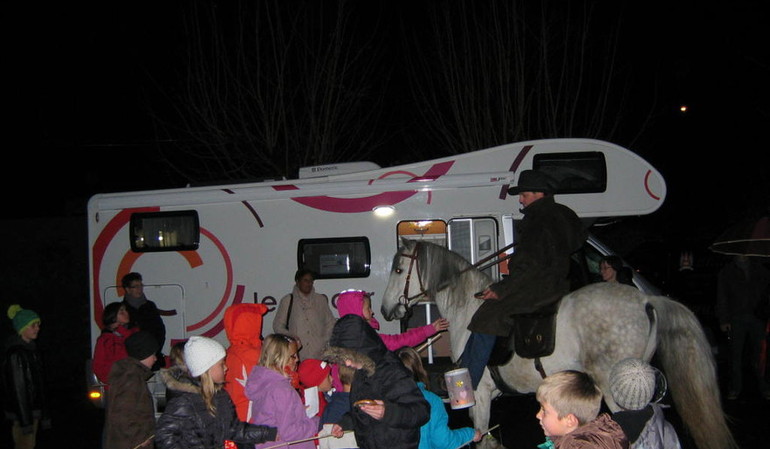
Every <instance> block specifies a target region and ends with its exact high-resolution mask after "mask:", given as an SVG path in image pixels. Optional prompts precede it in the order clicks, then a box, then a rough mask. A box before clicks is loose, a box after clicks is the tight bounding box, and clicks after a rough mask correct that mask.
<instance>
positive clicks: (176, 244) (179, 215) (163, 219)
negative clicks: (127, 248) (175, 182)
mask: <svg viewBox="0 0 770 449" xmlns="http://www.w3.org/2000/svg"><path fill="white" fill-rule="evenodd" d="M130 237H131V249H132V250H133V251H136V252H154V251H192V250H197V249H198V243H199V242H200V226H199V222H198V213H197V212H195V211H178V212H143V213H136V214H132V215H131V229H130Z"/></svg>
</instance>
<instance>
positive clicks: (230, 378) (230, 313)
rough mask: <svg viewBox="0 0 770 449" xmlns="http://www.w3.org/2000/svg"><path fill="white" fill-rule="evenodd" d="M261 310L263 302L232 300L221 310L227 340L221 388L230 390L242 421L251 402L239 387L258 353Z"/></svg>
mask: <svg viewBox="0 0 770 449" xmlns="http://www.w3.org/2000/svg"><path fill="white" fill-rule="evenodd" d="M265 313H267V306H266V305H264V304H235V305H233V306H230V307H228V308H227V310H225V332H226V333H227V339H228V340H229V341H230V346H229V347H228V348H227V356H226V357H225V364H226V365H227V372H226V373H225V390H226V391H227V392H228V393H230V398H231V399H232V400H233V403H234V404H235V411H236V412H237V413H238V418H239V419H240V420H241V421H245V422H249V421H250V420H249V418H251V416H249V415H250V414H251V405H250V401H249V399H248V398H247V397H246V395H245V394H244V392H243V388H244V387H245V386H246V378H247V377H248V376H249V373H250V372H251V370H252V368H254V366H255V365H256V364H257V362H259V356H260V354H261V353H262V316H263V315H264V314H265Z"/></svg>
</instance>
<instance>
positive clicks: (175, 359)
mask: <svg viewBox="0 0 770 449" xmlns="http://www.w3.org/2000/svg"><path fill="white" fill-rule="evenodd" d="M185 343H186V341H180V342H177V343H176V344H174V345H173V346H171V351H169V353H168V358H170V359H171V363H172V364H173V365H174V366H178V367H179V368H181V369H183V370H184V371H185V372H187V371H188V369H187V365H186V364H185V363H184V344H185Z"/></svg>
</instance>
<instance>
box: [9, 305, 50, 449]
mask: <svg viewBox="0 0 770 449" xmlns="http://www.w3.org/2000/svg"><path fill="white" fill-rule="evenodd" d="M8 318H10V319H11V321H13V328H14V330H15V331H16V334H14V335H12V336H10V337H9V338H8V340H7V341H6V342H5V352H4V354H3V372H2V377H3V380H4V382H3V386H4V387H5V388H4V391H3V393H4V397H3V401H2V402H3V405H4V409H5V415H6V417H7V418H8V419H10V420H12V421H13V427H12V428H11V433H12V435H13V441H14V443H15V444H16V447H17V448H21V447H34V446H35V440H36V436H37V429H38V426H40V427H43V428H47V427H48V426H49V421H48V417H47V416H46V412H47V407H46V404H45V394H44V391H43V389H44V385H45V383H44V381H43V364H42V361H41V359H40V355H39V354H38V352H37V347H36V345H35V340H37V336H38V333H39V332H40V317H39V316H38V314H37V313H35V312H33V311H32V310H29V309H22V308H21V306H19V305H18V304H14V305H12V306H10V307H9V308H8Z"/></svg>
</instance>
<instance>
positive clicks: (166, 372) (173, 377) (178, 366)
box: [160, 340, 192, 403]
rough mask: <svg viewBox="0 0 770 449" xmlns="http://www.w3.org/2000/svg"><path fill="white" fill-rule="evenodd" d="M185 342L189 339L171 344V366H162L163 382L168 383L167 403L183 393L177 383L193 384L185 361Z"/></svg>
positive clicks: (161, 376)
mask: <svg viewBox="0 0 770 449" xmlns="http://www.w3.org/2000/svg"><path fill="white" fill-rule="evenodd" d="M185 343H187V340H183V341H178V342H176V343H174V344H173V345H172V346H171V350H170V351H169V353H168V358H169V361H170V362H171V366H169V367H168V368H161V370H160V378H161V380H162V381H163V384H164V385H166V403H168V402H170V401H171V400H172V399H174V398H175V397H177V396H179V395H180V394H181V393H180V390H181V388H180V387H179V385H177V384H178V383H180V382H181V383H187V384H192V380H191V379H190V371H189V370H188V369H187V365H186V364H185V362H184V345H185Z"/></svg>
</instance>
